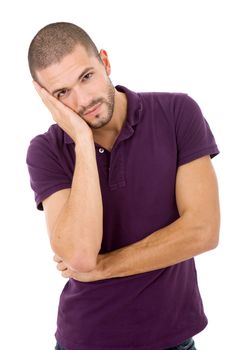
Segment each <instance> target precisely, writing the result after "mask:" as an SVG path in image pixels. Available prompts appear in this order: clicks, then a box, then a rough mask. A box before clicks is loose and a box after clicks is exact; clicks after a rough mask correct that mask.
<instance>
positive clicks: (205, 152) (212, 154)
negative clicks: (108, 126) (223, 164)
mask: <svg viewBox="0 0 233 350" xmlns="http://www.w3.org/2000/svg"><path fill="white" fill-rule="evenodd" d="M219 153H220V152H219V149H218V147H217V145H215V146H214V147H208V148H204V149H202V150H198V151H196V152H193V153H191V154H188V155H186V156H184V157H182V158H181V159H180V160H179V161H178V166H180V165H183V164H186V163H189V162H191V161H192V160H195V159H198V158H200V157H203V156H207V155H210V157H211V158H214V157H215V156H217V155H218V154H219Z"/></svg>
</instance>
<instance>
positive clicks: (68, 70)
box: [36, 45, 115, 129]
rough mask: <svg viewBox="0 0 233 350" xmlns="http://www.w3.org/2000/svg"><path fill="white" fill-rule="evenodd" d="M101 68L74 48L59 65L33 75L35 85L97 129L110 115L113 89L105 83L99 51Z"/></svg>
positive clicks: (105, 64) (105, 59)
mask: <svg viewBox="0 0 233 350" xmlns="http://www.w3.org/2000/svg"><path fill="white" fill-rule="evenodd" d="M100 56H101V58H102V61H103V64H102V63H101V62H100V61H99V60H98V58H97V57H96V56H94V55H91V54H90V53H88V52H87V51H86V49H85V48H84V47H83V46H81V45H78V46H76V48H75V50H74V51H73V52H72V53H70V54H68V55H67V56H65V57H64V58H63V59H62V61H61V62H59V63H56V64H53V65H51V66H49V67H47V68H45V69H42V70H39V71H37V72H36V73H37V77H38V82H39V83H40V84H41V86H43V87H44V88H46V89H47V91H49V92H50V93H51V94H52V95H53V96H55V97H56V98H58V99H59V100H60V101H61V102H62V103H64V104H65V105H66V106H68V107H70V108H71V109H72V110H73V111H75V112H76V113H78V114H79V115H80V117H81V118H83V119H84V120H85V121H86V122H87V124H88V125H89V126H90V127H91V128H93V129H97V128H100V127H103V126H104V125H105V124H107V123H108V122H109V121H110V120H111V118H112V115H113V110H114V96H115V88H114V86H113V85H112V82H111V80H110V79H109V74H110V64H109V61H108V57H107V54H106V53H105V51H103V50H101V51H100Z"/></svg>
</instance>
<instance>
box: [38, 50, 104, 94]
mask: <svg viewBox="0 0 233 350" xmlns="http://www.w3.org/2000/svg"><path fill="white" fill-rule="evenodd" d="M98 64H99V61H98V59H97V57H96V56H94V54H91V53H89V52H88V51H87V50H86V49H85V47H83V46H81V45H77V46H76V47H75V49H74V50H73V51H72V52H71V53H69V54H67V55H66V56H65V57H64V58H63V59H62V60H61V61H60V62H58V63H54V64H51V65H50V66H48V67H47V68H45V69H41V70H39V71H37V72H36V73H37V77H38V80H39V83H40V84H41V85H42V86H43V87H45V88H46V89H47V90H48V91H50V92H51V91H52V90H56V89H59V88H62V87H65V86H69V85H70V84H72V81H73V80H74V79H77V78H78V76H79V75H80V74H81V73H82V72H83V71H84V70H85V69H86V68H88V67H94V68H96V67H97V65H98Z"/></svg>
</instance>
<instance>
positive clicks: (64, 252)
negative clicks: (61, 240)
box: [51, 242, 97, 272]
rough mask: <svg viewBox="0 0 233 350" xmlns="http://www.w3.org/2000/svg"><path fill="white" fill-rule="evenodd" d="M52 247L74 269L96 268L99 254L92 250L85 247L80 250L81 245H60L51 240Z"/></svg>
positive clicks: (85, 270) (83, 270) (84, 270)
mask: <svg viewBox="0 0 233 350" xmlns="http://www.w3.org/2000/svg"><path fill="white" fill-rule="evenodd" d="M51 248H52V250H53V251H54V253H55V254H56V255H57V256H59V257H60V258H61V259H62V260H63V262H64V263H65V264H66V265H67V266H68V267H69V268H70V269H71V270H73V271H76V272H90V271H92V270H94V269H95V268H96V264H97V254H95V255H94V254H93V253H91V252H90V250H87V249H84V248H83V249H81V250H80V247H79V248H75V247H66V246H65V245H58V244H57V242H51Z"/></svg>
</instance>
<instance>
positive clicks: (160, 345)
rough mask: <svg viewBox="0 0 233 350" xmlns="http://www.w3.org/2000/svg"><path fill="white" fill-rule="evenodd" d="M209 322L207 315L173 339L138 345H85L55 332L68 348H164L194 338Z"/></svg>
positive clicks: (67, 349) (90, 349) (99, 349)
mask: <svg viewBox="0 0 233 350" xmlns="http://www.w3.org/2000/svg"><path fill="white" fill-rule="evenodd" d="M207 324H208V320H207V318H206V317H205V319H204V320H203V322H202V323H201V324H199V325H198V326H197V327H194V328H192V330H189V331H187V332H183V333H182V334H181V335H178V336H175V337H171V338H172V339H171V341H166V340H162V341H160V343H156V344H150V345H143V346H142V345H140V346H137V345H135V344H133V345H128V346H122V345H119V346H110V347H109V346H104V345H101V346H92V345H91V346H90V345H84V344H80V343H79V344H78V343H71V342H70V340H68V341H67V339H66V338H65V337H63V336H62V335H61V334H60V333H59V331H58V330H57V331H56V333H55V339H56V341H57V342H58V343H59V344H60V345H61V346H62V347H64V348H65V349H66V350H76V349H78V350H135V349H136V350H162V349H165V348H169V347H174V346H177V345H178V344H180V343H182V342H183V341H185V340H186V339H189V338H192V337H194V336H195V335H197V334H198V333H200V332H202V331H203V330H204V329H205V328H206V326H207Z"/></svg>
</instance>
